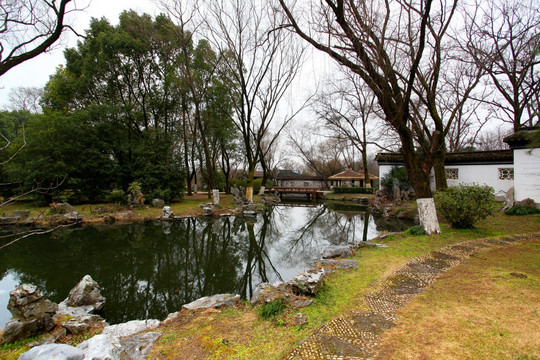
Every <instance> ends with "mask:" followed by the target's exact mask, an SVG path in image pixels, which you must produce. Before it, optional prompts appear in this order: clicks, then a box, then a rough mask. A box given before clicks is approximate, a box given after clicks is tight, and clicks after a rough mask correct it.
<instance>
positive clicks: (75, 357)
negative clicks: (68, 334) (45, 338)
mask: <svg viewBox="0 0 540 360" xmlns="http://www.w3.org/2000/svg"><path fill="white" fill-rule="evenodd" d="M83 356H84V355H83V352H82V350H80V349H77V348H76V347H73V346H69V345H65V344H47V345H41V346H36V347H35V348H33V349H31V350H30V351H27V352H25V353H24V354H22V355H21V356H20V357H19V360H50V359H54V360H82V359H83Z"/></svg>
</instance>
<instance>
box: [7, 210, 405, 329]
mask: <svg viewBox="0 0 540 360" xmlns="http://www.w3.org/2000/svg"><path fill="white" fill-rule="evenodd" d="M334 208H335V210H331V209H330V208H329V207H328V206H327V205H309V206H305V205H304V206H301V205H300V204H295V205H292V206H291V205H288V206H287V205H279V206H275V207H274V208H273V209H272V210H269V211H267V212H265V213H263V214H258V215H257V217H253V218H249V217H240V216H231V217H220V218H184V219H180V220H175V221H169V222H161V221H154V222H145V223H127V224H113V225H99V226H97V225H96V226H80V227H77V228H69V229H63V230H58V231H55V232H52V233H50V234H46V235H39V236H32V237H28V238H26V239H23V240H21V241H19V242H17V243H15V244H13V245H11V246H9V247H7V248H5V249H3V250H0V279H1V280H0V329H1V328H3V326H4V325H5V323H6V322H7V321H8V320H9V318H10V317H11V314H10V313H9V311H8V310H7V308H6V306H7V302H8V299H9V291H11V290H13V289H14V288H15V287H16V286H18V285H19V284H22V283H30V284H34V285H36V286H37V287H38V289H39V290H40V291H41V292H43V293H44V294H45V296H46V297H47V298H48V299H50V300H52V301H54V302H60V301H62V300H63V299H65V298H66V297H67V294H68V292H69V290H70V289H71V288H72V287H74V286H75V285H76V284H77V283H78V282H79V280H80V279H81V278H82V277H83V276H84V275H86V274H89V275H90V276H92V278H94V280H96V281H97V282H98V284H99V285H100V287H101V289H102V291H101V293H102V295H104V296H105V297H106V298H107V302H106V304H105V309H104V314H103V316H104V317H105V319H106V320H107V321H108V322H109V323H111V324H114V323H119V322H124V321H128V320H133V319H147V318H156V319H160V320H162V319H164V318H165V317H166V316H167V314H168V313H171V312H175V311H178V310H179V309H180V308H181V306H182V305H183V304H186V303H189V302H191V301H193V300H196V299H198V298H200V297H202V296H206V295H212V294H219V293H237V294H240V295H241V296H242V297H243V298H245V299H249V298H250V297H251V294H252V293H253V291H254V290H255V288H256V287H257V285H258V284H259V283H261V282H276V281H287V280H290V279H292V278H293V277H294V276H295V275H297V274H299V273H301V272H303V271H305V270H306V269H308V268H310V267H312V266H313V265H314V264H315V263H316V261H317V259H319V257H320V254H321V251H322V250H323V249H324V248H325V247H327V246H329V245H341V244H354V243H356V242H359V241H362V240H365V239H371V238H374V237H376V236H377V235H378V234H379V233H380V232H381V231H383V230H384V231H401V230H404V229H406V228H407V227H409V226H411V225H412V223H411V222H404V221H397V220H394V221H388V220H387V219H382V218H376V217H375V218H374V217H373V216H372V215H370V214H369V213H366V212H365V211H360V210H365V209H362V208H353V209H351V208H347V207H341V208H339V207H337V208H336V207H334Z"/></svg>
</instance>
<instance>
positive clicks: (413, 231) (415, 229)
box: [405, 225, 426, 236]
mask: <svg viewBox="0 0 540 360" xmlns="http://www.w3.org/2000/svg"><path fill="white" fill-rule="evenodd" d="M405 234H407V235H412V236H420V235H426V231H425V230H424V228H422V226H420V225H417V226H412V227H410V228H408V229H407V230H405Z"/></svg>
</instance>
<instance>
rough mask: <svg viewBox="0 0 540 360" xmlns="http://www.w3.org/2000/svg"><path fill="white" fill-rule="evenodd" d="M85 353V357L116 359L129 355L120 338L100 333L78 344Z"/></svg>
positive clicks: (104, 359) (99, 359)
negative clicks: (124, 349) (121, 344)
mask: <svg viewBox="0 0 540 360" xmlns="http://www.w3.org/2000/svg"><path fill="white" fill-rule="evenodd" d="M77 349H79V350H81V351H82V352H83V353H84V358H85V359H91V360H116V359H121V358H122V357H124V358H125V357H127V356H126V354H125V352H124V351H123V350H122V349H121V347H120V343H119V341H118V339H114V338H112V337H111V336H109V335H104V334H99V335H96V336H94V337H93V338H91V339H88V340H86V341H84V342H82V343H80V344H79V345H78V346H77Z"/></svg>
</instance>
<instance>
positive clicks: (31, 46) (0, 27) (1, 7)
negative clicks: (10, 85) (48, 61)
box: [0, 0, 74, 76]
mask: <svg viewBox="0 0 540 360" xmlns="http://www.w3.org/2000/svg"><path fill="white" fill-rule="evenodd" d="M70 2H71V0H61V1H54V0H53V1H46V0H25V1H19V0H6V1H2V2H1V3H0V76H2V75H3V74H5V73H6V72H7V71H9V70H10V69H12V68H14V67H15V66H17V65H19V64H21V63H23V62H25V61H27V60H30V59H32V58H34V57H36V56H38V55H39V54H42V53H44V52H46V51H48V50H49V49H50V48H51V46H53V45H54V43H55V42H56V41H58V39H59V38H60V35H62V32H63V31H64V30H65V29H66V28H70V26H69V25H67V24H65V23H64V21H65V17H66V15H67V14H68V13H69V12H71V11H74V10H73V9H72V10H69V9H67V5H68V4H69V3H70ZM70 29H71V28H70Z"/></svg>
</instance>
